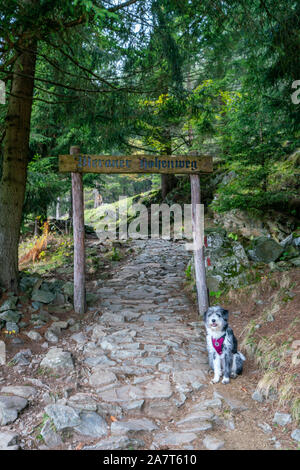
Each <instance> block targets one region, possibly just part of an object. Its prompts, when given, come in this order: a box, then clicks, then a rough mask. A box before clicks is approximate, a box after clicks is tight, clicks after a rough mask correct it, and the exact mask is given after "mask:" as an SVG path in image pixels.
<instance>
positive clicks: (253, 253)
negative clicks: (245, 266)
mask: <svg viewBox="0 0 300 470" xmlns="http://www.w3.org/2000/svg"><path fill="white" fill-rule="evenodd" d="M283 252H284V248H283V247H282V246H281V245H280V244H279V243H277V242H276V241H275V240H273V238H267V237H259V238H258V239H256V240H255V241H254V243H253V247H252V249H250V250H248V255H249V256H250V258H251V259H252V260H253V261H257V262H262V263H270V262H271V261H276V260H277V259H278V258H279V257H280V256H281V255H282V253H283Z"/></svg>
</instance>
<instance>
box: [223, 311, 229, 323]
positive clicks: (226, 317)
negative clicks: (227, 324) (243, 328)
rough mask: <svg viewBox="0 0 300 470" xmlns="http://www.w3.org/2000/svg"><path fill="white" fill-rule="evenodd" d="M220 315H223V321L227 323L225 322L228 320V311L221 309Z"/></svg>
mask: <svg viewBox="0 0 300 470" xmlns="http://www.w3.org/2000/svg"><path fill="white" fill-rule="evenodd" d="M222 315H223V317H224V318H225V320H226V321H227V320H228V315H229V311H228V310H225V308H222Z"/></svg>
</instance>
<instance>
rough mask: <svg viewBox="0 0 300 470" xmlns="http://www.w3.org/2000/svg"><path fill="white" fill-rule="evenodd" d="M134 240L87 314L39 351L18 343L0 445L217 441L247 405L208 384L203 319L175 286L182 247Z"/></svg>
mask: <svg viewBox="0 0 300 470" xmlns="http://www.w3.org/2000/svg"><path fill="white" fill-rule="evenodd" d="M133 244H134V246H135V248H139V253H138V254H137V255H136V256H135V257H134V258H131V260H130V261H129V262H127V263H126V264H125V265H124V266H123V267H122V268H120V267H119V268H116V272H115V274H114V276H113V278H112V279H110V280H106V281H103V282H102V283H101V287H99V288H98V290H97V292H98V294H99V295H100V296H101V302H100V303H99V305H98V308H97V310H95V309H94V310H92V311H90V312H89V316H88V318H89V319H88V320H85V321H84V322H82V324H81V325H79V326H78V325H77V328H76V324H75V325H73V327H72V328H73V331H72V332H69V330H68V333H66V334H65V335H63V336H62V337H61V339H60V341H59V342H58V343H57V344H55V346H54V347H51V346H50V349H48V350H47V352H46V351H45V353H44V354H37V355H35V356H34V357H31V352H30V349H29V351H27V356H26V350H24V351H23V353H22V358H21V359H22V360H23V361H25V362H23V363H22V361H21V363H20V364H19V365H17V366H15V367H19V370H20V380H19V383H18V384H14V385H11V386H9V384H6V385H5V386H3V383H2V388H1V385H0V389H1V394H0V448H9V449H17V448H19V447H21V448H23V449H31V448H39V449H47V448H51V449H75V448H80V449H109V450H113V449H135V448H140V449H199V448H200V449H201V448H202V449H205V448H207V449H221V448H224V439H223V436H224V433H226V432H228V431H230V432H231V431H234V430H235V422H234V418H233V414H234V413H242V412H244V411H246V410H247V406H244V404H243V403H241V402H240V401H239V400H237V399H232V397H228V395H227V396H226V395H224V393H223V392H221V393H218V392H217V391H216V390H223V389H222V388H219V389H218V388H214V387H212V386H211V385H208V384H209V380H210V377H209V375H208V370H207V369H208V365H207V355H206V348H205V335H204V330H203V326H202V322H201V321H200V322H199V321H197V315H196V312H195V307H194V306H193V305H192V304H191V303H190V301H189V299H188V298H187V296H186V295H185V292H184V291H183V281H184V271H185V268H186V264H187V262H188V260H189V258H190V253H188V252H186V250H185V247H184V244H183V243H174V242H170V241H164V240H147V241H135V242H133ZM76 330H77V331H76ZM30 372H32V374H31V373H30ZM223 388H224V386H223ZM261 433H263V431H261ZM225 448H226V446H225ZM227 448H228V446H227ZM229 448H230V447H229Z"/></svg>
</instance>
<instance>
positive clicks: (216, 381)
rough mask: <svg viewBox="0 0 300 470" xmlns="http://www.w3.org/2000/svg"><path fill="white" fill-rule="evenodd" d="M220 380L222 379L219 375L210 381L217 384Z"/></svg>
mask: <svg viewBox="0 0 300 470" xmlns="http://www.w3.org/2000/svg"><path fill="white" fill-rule="evenodd" d="M219 381H220V378H219V377H214V378H213V379H212V380H211V381H210V383H211V384H217V383H218V382H219Z"/></svg>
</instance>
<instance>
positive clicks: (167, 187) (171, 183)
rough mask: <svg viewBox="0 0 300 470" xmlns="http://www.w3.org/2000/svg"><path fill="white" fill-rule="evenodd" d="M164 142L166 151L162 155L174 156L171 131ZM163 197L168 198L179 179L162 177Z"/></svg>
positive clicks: (164, 138) (165, 135)
mask: <svg viewBox="0 0 300 470" xmlns="http://www.w3.org/2000/svg"><path fill="white" fill-rule="evenodd" d="M163 140H164V144H165V145H164V147H165V148H164V150H163V151H162V155H172V138H171V134H170V131H169V130H168V129H167V130H166V131H165V133H164V136H163ZM160 181H161V196H162V198H163V199H165V197H166V196H167V194H168V193H169V192H170V191H171V190H172V189H173V188H175V186H176V183H177V178H176V176H175V175H168V174H166V175H165V174H162V175H161V180H160Z"/></svg>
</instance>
